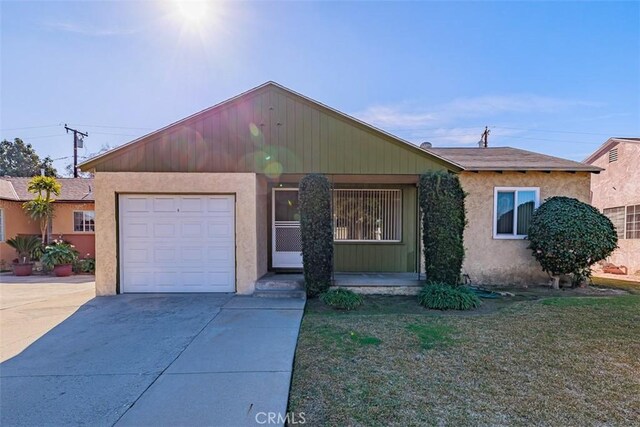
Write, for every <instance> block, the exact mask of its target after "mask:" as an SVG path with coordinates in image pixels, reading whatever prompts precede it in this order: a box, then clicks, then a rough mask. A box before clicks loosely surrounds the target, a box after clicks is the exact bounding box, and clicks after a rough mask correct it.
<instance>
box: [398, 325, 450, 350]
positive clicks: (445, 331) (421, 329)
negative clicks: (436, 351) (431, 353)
mask: <svg viewBox="0 0 640 427" xmlns="http://www.w3.org/2000/svg"><path fill="white" fill-rule="evenodd" d="M407 331H409V332H412V333H414V334H415V335H416V336H417V337H418V339H419V340H420V345H421V347H422V348H423V349H425V350H429V349H432V348H434V347H437V346H443V345H449V344H451V343H452V342H453V340H452V338H451V335H452V333H453V332H454V329H453V328H452V327H451V326H446V325H438V324H434V323H426V324H417V323H412V324H409V325H407Z"/></svg>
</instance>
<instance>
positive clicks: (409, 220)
mask: <svg viewBox="0 0 640 427" xmlns="http://www.w3.org/2000/svg"><path fill="white" fill-rule="evenodd" d="M301 178H302V175H293V174H292V175H280V176H279V177H277V178H269V177H266V176H260V175H258V180H259V186H260V187H261V190H260V191H259V196H258V197H259V198H261V199H262V200H258V201H257V202H258V215H259V216H263V215H264V216H265V217H266V221H265V223H266V224H264V225H265V227H264V228H263V230H264V231H265V232H264V234H263V235H262V236H261V237H262V238H264V239H265V240H266V243H267V244H266V245H265V246H266V247H265V249H266V251H265V252H266V260H265V264H266V265H267V269H266V270H267V271H268V272H271V273H295V272H301V271H302V244H301V235H300V212H299V208H298V197H299V194H298V183H299V180H300V179H301ZM327 178H328V179H329V180H330V182H331V185H332V194H333V196H332V211H333V212H332V217H333V236H334V270H335V271H336V272H338V273H336V274H338V275H339V276H338V278H337V280H338V282H340V283H351V282H353V281H354V278H355V277H359V278H360V279H363V276H360V275H359V274H360V273H367V274H370V275H369V276H364V277H367V279H366V280H367V281H368V282H371V283H377V284H380V277H379V276H377V275H376V274H375V273H389V274H391V273H394V274H396V275H395V276H393V275H387V276H386V277H385V281H386V282H388V281H389V279H391V278H393V279H394V280H398V279H399V278H400V277H402V278H403V279H404V278H405V276H403V275H406V278H410V277H411V278H416V280H417V277H418V276H417V275H418V271H419V270H420V253H421V249H420V246H421V245H420V238H419V236H420V233H419V229H420V227H419V223H418V220H419V212H418V191H417V181H418V175H349V176H345V175H327ZM260 195H261V196H260ZM259 239H260V240H261V238H259ZM343 274H344V276H342V275H343ZM363 280H364V279H363Z"/></svg>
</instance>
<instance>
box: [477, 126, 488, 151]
mask: <svg viewBox="0 0 640 427" xmlns="http://www.w3.org/2000/svg"><path fill="white" fill-rule="evenodd" d="M490 133H491V131H490V130H489V127H488V126H485V127H484V132H482V135H481V136H480V141H478V146H479V147H480V148H487V147H489V134H490Z"/></svg>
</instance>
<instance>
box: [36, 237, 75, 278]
mask: <svg viewBox="0 0 640 427" xmlns="http://www.w3.org/2000/svg"><path fill="white" fill-rule="evenodd" d="M77 259H78V251H76V250H75V248H74V247H73V245H72V244H69V243H66V242H59V241H54V243H53V244H51V245H48V246H47V247H46V248H44V254H43V255H42V263H43V264H44V265H46V266H47V267H48V268H53V274H55V275H56V276H58V277H65V276H70V275H71V272H72V266H73V263H74V262H75V261H76V260H77Z"/></svg>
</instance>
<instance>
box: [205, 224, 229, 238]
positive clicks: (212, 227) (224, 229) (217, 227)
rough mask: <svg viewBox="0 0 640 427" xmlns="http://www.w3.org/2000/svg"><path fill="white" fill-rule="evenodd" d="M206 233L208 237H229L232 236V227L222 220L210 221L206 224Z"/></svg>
mask: <svg viewBox="0 0 640 427" xmlns="http://www.w3.org/2000/svg"><path fill="white" fill-rule="evenodd" d="M207 226H208V227H207V231H208V233H207V235H208V237H210V238H218V239H220V238H226V239H231V238H232V237H233V229H232V228H231V227H230V226H229V224H227V223H224V222H210V223H209V224H207Z"/></svg>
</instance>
